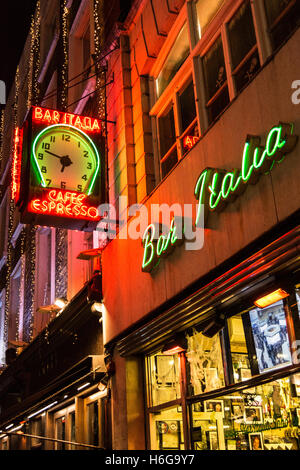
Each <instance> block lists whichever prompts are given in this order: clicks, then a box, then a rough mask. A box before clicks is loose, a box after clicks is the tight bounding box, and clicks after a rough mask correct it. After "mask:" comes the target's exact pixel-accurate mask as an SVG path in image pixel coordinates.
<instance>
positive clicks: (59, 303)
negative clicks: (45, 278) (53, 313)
mask: <svg viewBox="0 0 300 470" xmlns="http://www.w3.org/2000/svg"><path fill="white" fill-rule="evenodd" d="M67 303H68V301H67V299H66V298H63V297H60V298H58V299H55V302H54V305H56V306H57V307H59V308H60V309H63V308H65V306H66V305H67Z"/></svg>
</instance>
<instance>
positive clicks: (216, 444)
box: [209, 431, 219, 450]
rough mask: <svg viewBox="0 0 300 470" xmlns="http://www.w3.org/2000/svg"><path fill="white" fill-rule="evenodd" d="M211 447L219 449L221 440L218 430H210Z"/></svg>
mask: <svg viewBox="0 0 300 470" xmlns="http://www.w3.org/2000/svg"><path fill="white" fill-rule="evenodd" d="M209 448H210V450H219V441H218V433H217V431H210V432H209Z"/></svg>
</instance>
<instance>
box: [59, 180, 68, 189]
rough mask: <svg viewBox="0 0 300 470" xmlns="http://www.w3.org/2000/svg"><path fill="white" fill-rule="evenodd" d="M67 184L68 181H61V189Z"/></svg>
mask: <svg viewBox="0 0 300 470" xmlns="http://www.w3.org/2000/svg"><path fill="white" fill-rule="evenodd" d="M66 184H67V183H66V182H65V181H61V182H60V187H61V189H66Z"/></svg>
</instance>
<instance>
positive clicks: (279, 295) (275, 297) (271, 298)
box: [254, 288, 289, 308]
mask: <svg viewBox="0 0 300 470" xmlns="http://www.w3.org/2000/svg"><path fill="white" fill-rule="evenodd" d="M288 296H289V294H288V293H287V292H286V291H285V290H284V289H281V288H279V289H276V290H274V291H273V292H270V294H267V295H264V296H263V297H260V298H259V299H257V300H255V301H254V305H255V306H256V307H258V308H265V307H268V306H269V305H272V304H274V303H275V302H278V301H279V300H282V299H285V298H286V297H288Z"/></svg>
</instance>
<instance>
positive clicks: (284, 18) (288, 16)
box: [264, 0, 300, 49]
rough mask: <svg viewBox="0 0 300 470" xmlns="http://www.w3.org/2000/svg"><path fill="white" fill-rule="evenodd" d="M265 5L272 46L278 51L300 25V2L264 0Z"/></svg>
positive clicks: (292, 0) (293, 0) (295, 0)
mask: <svg viewBox="0 0 300 470" xmlns="http://www.w3.org/2000/svg"><path fill="white" fill-rule="evenodd" d="M264 4H265V10H266V14H267V21H268V26H269V33H270V35H271V40H272V45H273V48H274V49H276V48H277V47H278V46H280V44H281V43H282V42H284V40H285V39H286V37H287V36H288V35H289V34H290V33H291V32H292V31H293V30H294V29H295V28H296V27H297V26H298V25H299V17H300V8H299V1H298V0H272V1H270V0H264Z"/></svg>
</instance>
